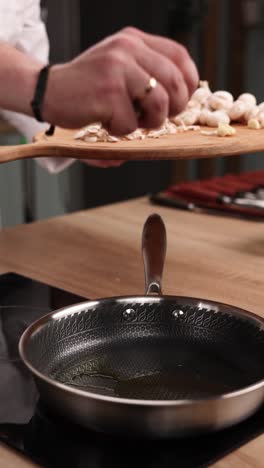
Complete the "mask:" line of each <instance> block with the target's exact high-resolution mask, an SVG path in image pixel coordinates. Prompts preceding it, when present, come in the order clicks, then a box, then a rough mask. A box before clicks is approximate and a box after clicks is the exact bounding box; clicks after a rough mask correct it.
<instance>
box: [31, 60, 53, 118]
mask: <svg viewBox="0 0 264 468" xmlns="http://www.w3.org/2000/svg"><path fill="white" fill-rule="evenodd" d="M49 70H50V65H47V66H45V67H44V68H42V69H41V70H40V72H39V76H38V81H37V85H36V89H35V94H34V98H33V100H32V101H31V107H32V110H33V114H34V117H35V118H36V119H37V120H38V121H39V122H43V118H42V104H43V99H44V96H45V91H46V87H47V82H48V77H49Z"/></svg>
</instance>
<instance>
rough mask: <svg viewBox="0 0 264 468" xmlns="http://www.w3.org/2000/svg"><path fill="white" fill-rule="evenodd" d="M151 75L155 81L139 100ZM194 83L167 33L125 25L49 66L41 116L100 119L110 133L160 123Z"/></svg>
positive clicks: (191, 67) (189, 65) (186, 59)
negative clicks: (74, 55)
mask: <svg viewBox="0 0 264 468" xmlns="http://www.w3.org/2000/svg"><path fill="white" fill-rule="evenodd" d="M151 77H154V78H156V80H157V86H156V88H154V89H153V90H152V91H151V92H150V93H149V94H148V95H146V96H145V98H144V99H143V100H142V101H141V107H142V110H143V113H142V115H141V117H139V116H138V115H137V112H136V110H135V108H134V105H133V102H134V101H135V100H136V99H137V98H139V97H140V96H142V94H144V90H145V89H146V87H147V85H148V83H149V80H150V78H151ZM197 85H198V73H197V69H196V67H195V64H194V62H193V61H192V59H191V58H190V56H189V54H188V52H187V51H186V49H185V48H184V47H183V46H182V45H180V44H178V43H177V42H175V41H172V40H170V39H167V38H164V37H160V36H153V35H150V34H146V33H144V32H142V31H140V30H137V29H135V28H125V29H123V30H121V31H120V32H118V33H116V34H114V35H112V36H110V37H108V38H106V39H105V40H103V41H102V42H100V43H98V44H96V45H95V46H93V47H91V48H90V49H88V50H87V51H86V52H84V53H83V54H81V55H80V56H78V57H77V58H75V59H74V60H72V61H71V62H68V63H66V64H61V65H54V66H53V67H51V70H50V75H49V81H48V86H47V92H46V96H45V99H44V106H43V116H44V119H45V120H46V121H47V122H50V123H52V124H54V125H59V126H61V127H66V128H79V127H82V126H84V125H87V124H89V123H92V122H102V124H103V125H104V126H105V127H106V128H107V129H108V130H109V132H110V133H111V134H114V135H123V134H128V133H130V132H132V131H134V130H135V129H136V128H138V127H145V128H154V127H158V126H160V125H161V124H162V123H163V121H164V120H165V118H166V117H167V116H169V115H176V114H178V113H179V112H181V111H182V110H183V109H184V108H185V106H186V104H187V102H188V100H189V98H190V96H191V94H192V93H193V92H194V90H195V88H196V87H197Z"/></svg>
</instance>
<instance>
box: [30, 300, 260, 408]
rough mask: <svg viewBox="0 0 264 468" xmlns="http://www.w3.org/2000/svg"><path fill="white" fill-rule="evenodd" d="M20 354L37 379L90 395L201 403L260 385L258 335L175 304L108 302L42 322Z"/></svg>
mask: <svg viewBox="0 0 264 468" xmlns="http://www.w3.org/2000/svg"><path fill="white" fill-rule="evenodd" d="M26 353H27V358H28V360H29V361H30V362H31V364H32V365H33V366H34V367H35V368H36V369H37V370H38V371H39V372H41V373H43V374H44V375H47V376H49V377H51V378H53V379H55V380H57V381H59V382H62V383H64V384H67V385H70V386H73V387H76V388H80V389H82V390H87V391H89V392H92V393H97V394H102V395H108V396H113V397H114V396H117V397H120V398H128V399H141V400H177V399H201V398H207V397H213V396H220V395H223V394H226V393H230V392H232V391H236V390H239V389H241V388H245V387H247V386H249V385H252V384H254V383H256V382H258V381H260V380H261V379H262V378H263V362H264V329H263V328H262V327H261V326H258V325H257V322H254V321H253V320H252V321H250V320H246V319H245V318H242V317H241V316H240V315H239V314H238V315H236V314H234V315H231V314H230V313H228V312H226V311H225V310H221V307H219V309H218V310H217V311H216V309H211V310H210V309H206V308H201V307H197V306H196V307H195V306H192V305H186V303H185V304H184V303H181V302H180V299H179V301H177V299H176V298H174V299H173V298H167V299H160V300H157V299H155V301H153V300H152V299H151V298H149V299H146V298H145V299H144V300H143V301H142V302H140V300H136V299H135V300H134V301H133V300H131V302H129V301H127V300H124V301H122V300H120V301H115V300H111V299H110V300H106V301H103V302H102V304H100V303H99V305H97V306H96V307H92V308H89V307H87V308H85V309H84V310H81V311H80V312H78V313H75V314H73V315H69V316H66V317H61V318H60V319H56V320H53V321H50V322H47V324H46V325H44V326H43V327H41V328H40V329H39V330H38V331H37V332H36V333H34V335H33V337H32V339H31V341H30V342H29V343H28V347H27V351H26Z"/></svg>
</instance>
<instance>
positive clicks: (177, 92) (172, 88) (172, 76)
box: [133, 43, 189, 115]
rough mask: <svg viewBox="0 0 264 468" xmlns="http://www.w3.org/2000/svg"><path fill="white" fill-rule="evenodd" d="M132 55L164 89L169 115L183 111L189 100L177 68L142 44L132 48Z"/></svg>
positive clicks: (182, 78) (184, 83)
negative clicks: (166, 95)
mask: <svg viewBox="0 0 264 468" xmlns="http://www.w3.org/2000/svg"><path fill="white" fill-rule="evenodd" d="M133 55H134V58H135V59H136V61H137V63H138V64H139V65H140V67H141V68H143V69H144V70H145V71H146V72H147V73H148V74H149V75H150V76H154V77H155V78H156V79H157V81H158V82H159V83H160V84H161V85H162V86H163V88H165V89H166V91H167V94H168V96H169V114H170V115H176V114H179V113H180V112H181V111H183V110H184V109H185V107H186V105H187V103H188V100H189V92H188V88H187V85H186V82H185V80H184V77H183V75H182V73H181V71H180V70H179V68H178V67H177V66H176V65H175V64H174V63H173V62H172V61H171V60H169V59H168V58H167V57H165V56H164V55H162V54H160V53H158V52H156V51H154V50H153V49H151V48H150V47H148V46H146V45H145V44H143V43H142V44H139V45H138V46H135V47H134V49H133Z"/></svg>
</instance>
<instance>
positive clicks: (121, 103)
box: [102, 80, 138, 136]
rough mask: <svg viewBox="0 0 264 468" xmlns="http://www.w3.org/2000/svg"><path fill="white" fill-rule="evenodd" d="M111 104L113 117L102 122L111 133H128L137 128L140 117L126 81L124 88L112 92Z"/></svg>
mask: <svg viewBox="0 0 264 468" xmlns="http://www.w3.org/2000/svg"><path fill="white" fill-rule="evenodd" d="M123 81H124V80H123ZM110 106H111V117H110V118H109V119H108V120H107V121H105V122H102V123H103V125H104V127H105V128H106V129H107V130H108V131H109V133H110V134H111V135H116V136H118V135H127V134H129V133H132V132H133V131H134V130H136V128H137V127H138V119H137V116H136V113H135V109H134V107H133V103H132V101H131V98H130V96H129V94H128V91H127V88H126V86H125V82H124V87H123V89H120V90H119V91H117V92H115V93H112V95H111V103H110Z"/></svg>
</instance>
